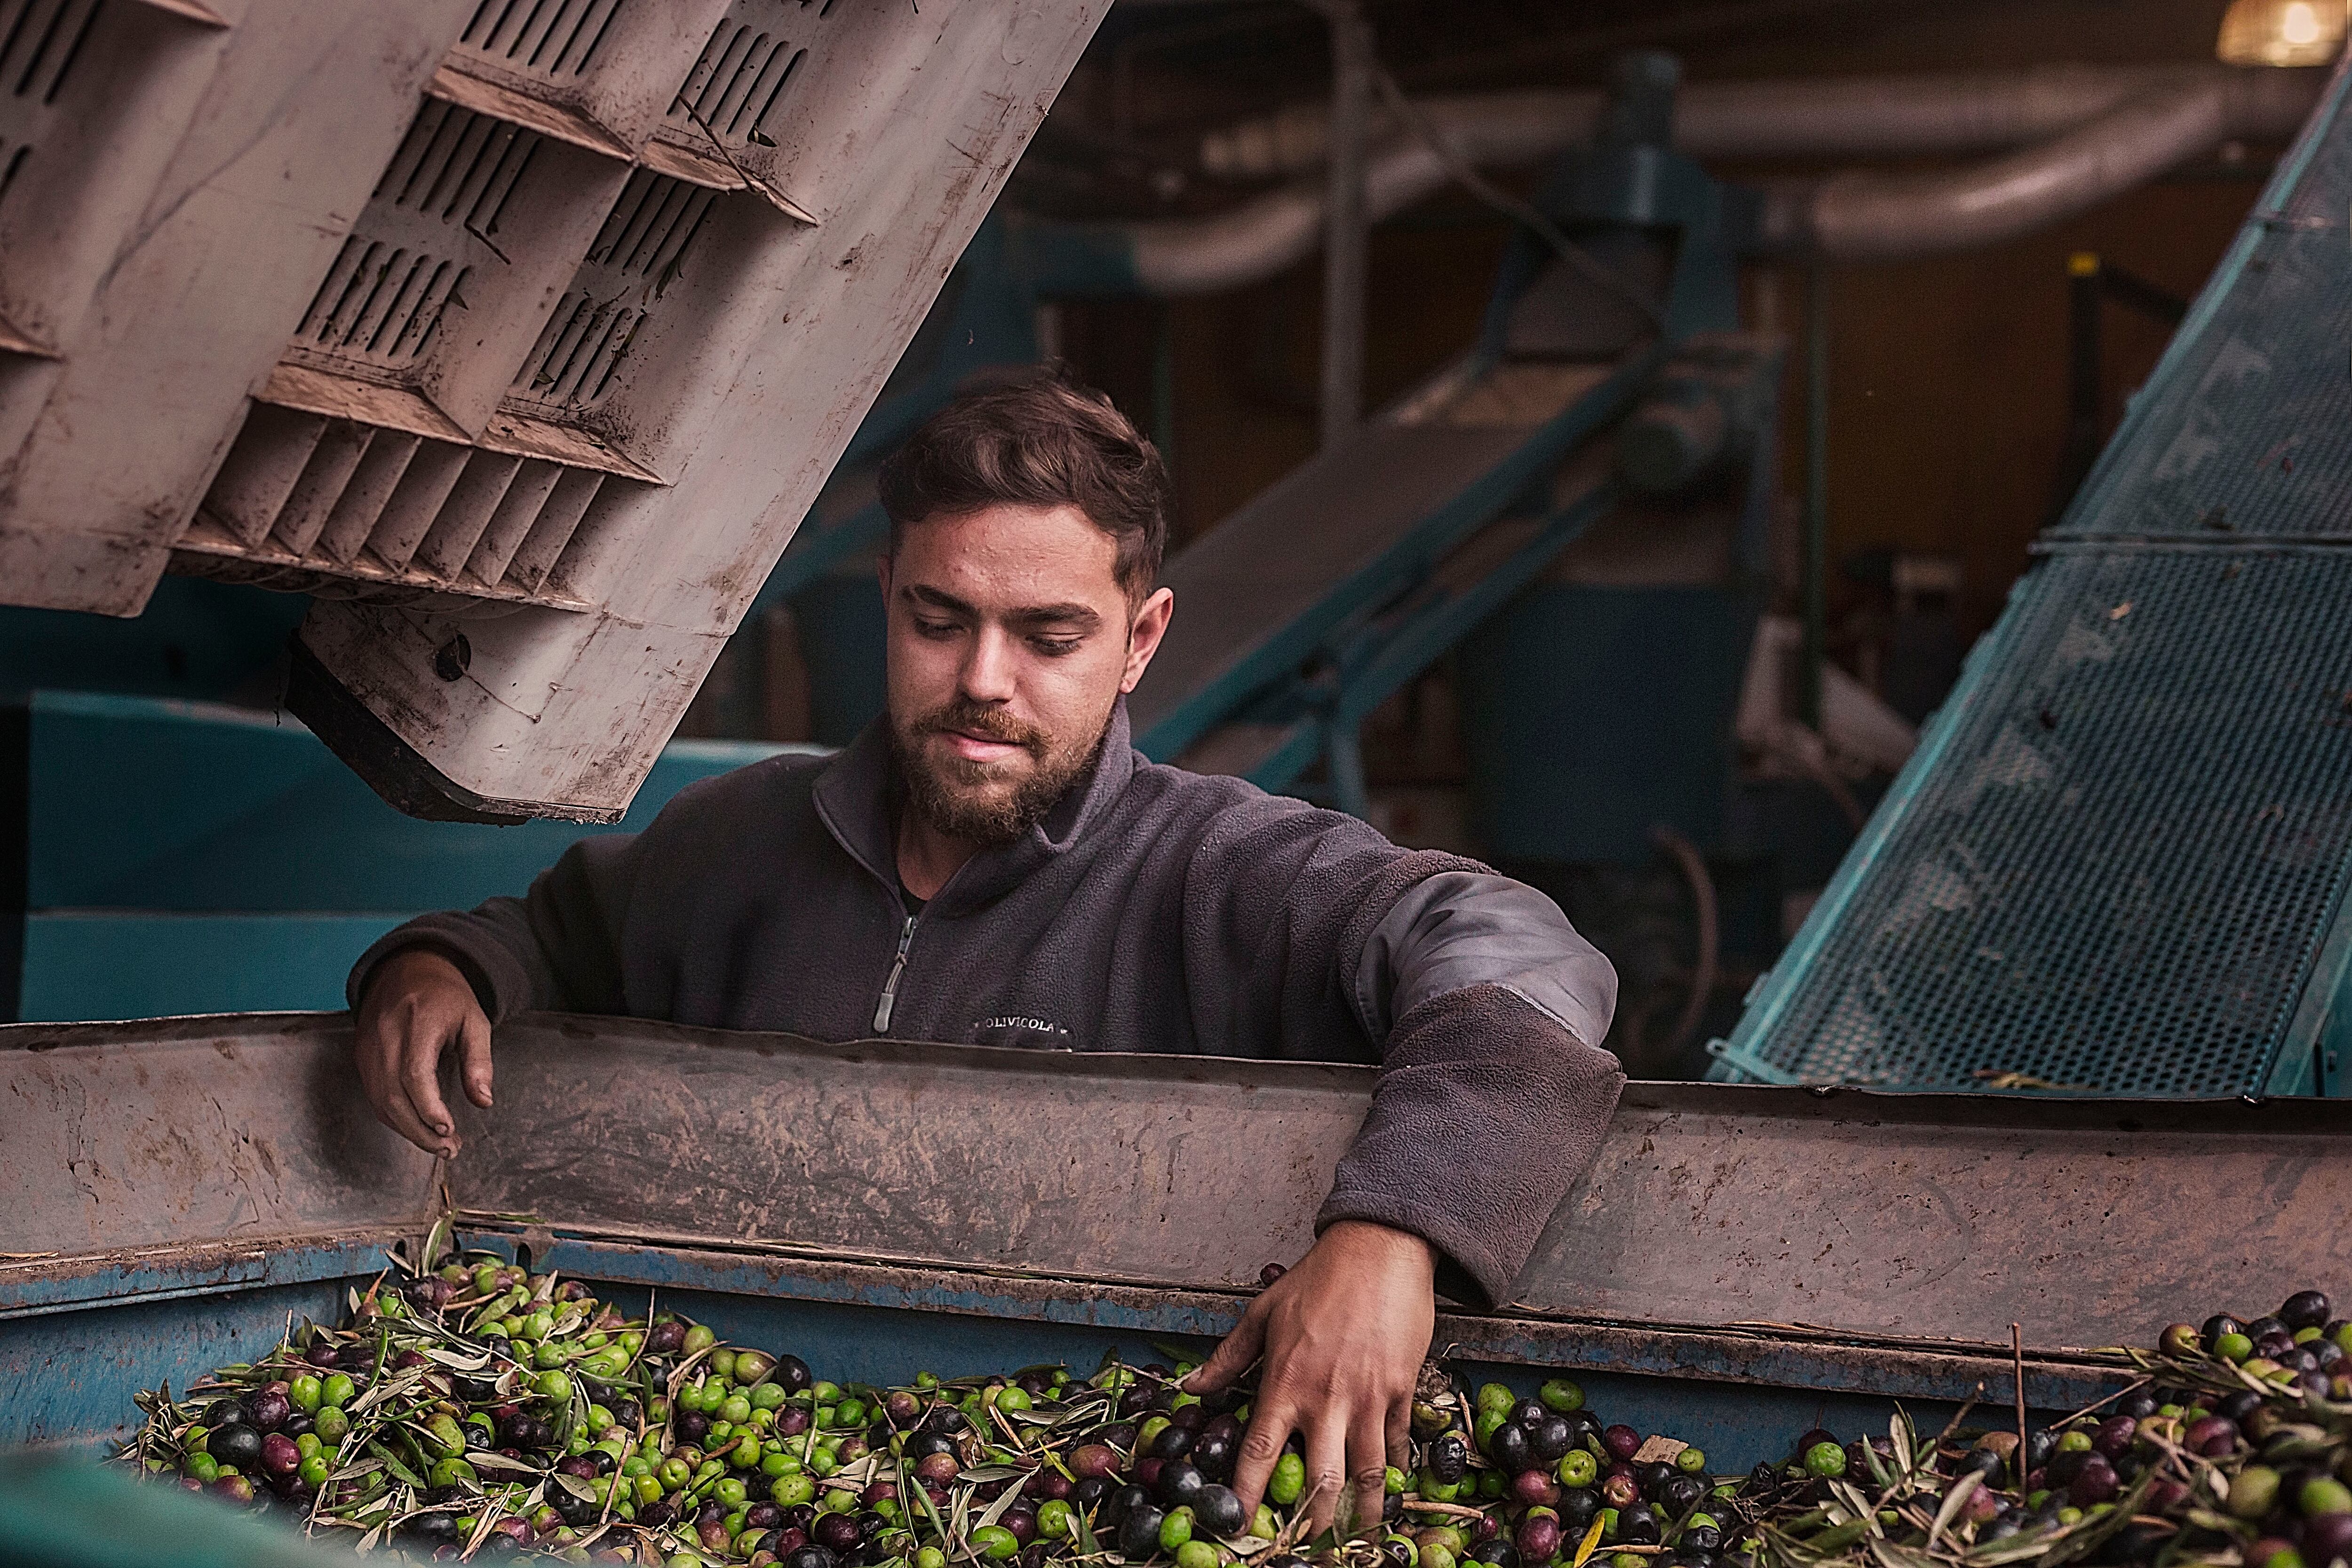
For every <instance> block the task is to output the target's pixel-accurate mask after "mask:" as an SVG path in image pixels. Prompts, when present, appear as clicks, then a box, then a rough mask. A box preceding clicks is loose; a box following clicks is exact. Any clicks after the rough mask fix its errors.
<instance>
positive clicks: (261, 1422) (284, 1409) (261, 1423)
mask: <svg viewBox="0 0 2352 1568" xmlns="http://www.w3.org/2000/svg"><path fill="white" fill-rule="evenodd" d="M241 1403H242V1404H243V1405H245V1418H246V1420H247V1423H248V1424H249V1425H250V1426H252V1427H253V1429H254V1430H255V1431H257V1432H275V1431H277V1430H278V1428H279V1427H280V1426H285V1425H286V1418H287V1417H288V1416H289V1415H293V1414H294V1405H293V1402H292V1401H290V1400H289V1399H288V1398H287V1397H286V1390H285V1388H284V1387H283V1386H281V1385H280V1384H274V1383H273V1384H269V1385H268V1387H266V1388H257V1389H256V1390H254V1391H253V1392H252V1393H251V1394H247V1395H246V1396H245V1398H244V1399H243V1400H242V1401H241Z"/></svg>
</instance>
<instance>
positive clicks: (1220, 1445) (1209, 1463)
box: [1184, 1430, 1241, 1481]
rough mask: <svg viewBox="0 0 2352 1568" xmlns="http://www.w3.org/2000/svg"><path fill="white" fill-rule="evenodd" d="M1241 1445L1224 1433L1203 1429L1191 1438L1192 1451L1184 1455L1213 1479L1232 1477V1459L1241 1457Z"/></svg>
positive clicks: (1219, 1479) (1223, 1479)
mask: <svg viewBox="0 0 2352 1568" xmlns="http://www.w3.org/2000/svg"><path fill="white" fill-rule="evenodd" d="M1240 1448H1241V1445H1240V1444H1238V1443H1236V1442H1235V1441H1234V1439H1233V1438H1232V1437H1231V1436H1227V1435H1226V1434H1224V1433H1223V1432H1219V1431H1214V1430H1204V1431H1203V1432H1202V1434H1201V1435H1200V1436H1198V1437H1195V1438H1194V1439H1193V1440H1192V1452H1191V1453H1189V1454H1187V1455H1185V1456H1184V1457H1185V1458H1188V1459H1190V1460H1191V1461H1192V1463H1193V1464H1195V1465H1197V1466H1199V1467H1200V1470H1201V1473H1202V1475H1204V1476H1206V1477H1208V1478H1209V1479H1211V1480H1213V1481H1230V1480H1232V1479H1234V1460H1236V1459H1238V1458H1240V1457H1241V1454H1240Z"/></svg>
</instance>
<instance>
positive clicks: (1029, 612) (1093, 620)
mask: <svg viewBox="0 0 2352 1568" xmlns="http://www.w3.org/2000/svg"><path fill="white" fill-rule="evenodd" d="M1004 618H1005V619H1006V620H1008V621H1011V622H1013V624H1014V625H1016V626H1079V627H1083V628H1085V629H1086V630H1087V631H1092V630H1093V629H1094V628H1095V627H1097V626H1100V625H1102V616H1100V615H1099V614H1097V612H1096V611H1095V609H1094V608H1093V607H1092V606H1091V605H1029V606H1027V607H1026V608H1024V609H1018V610H1015V611H1013V613H1012V614H1010V615H1008V616H1005V617H1004Z"/></svg>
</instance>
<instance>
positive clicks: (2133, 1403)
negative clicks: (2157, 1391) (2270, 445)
mask: <svg viewBox="0 0 2352 1568" xmlns="http://www.w3.org/2000/svg"><path fill="white" fill-rule="evenodd" d="M2157 1409H2158V1400H2157V1397H2156V1395H2154V1394H2150V1393H2149V1392H2148V1391H2147V1389H2145V1388H2143V1389H2141V1390H2139V1391H2138V1392H2137V1393H2136V1394H2126V1395H2125V1396H2124V1397H2123V1398H2121V1399H2119V1400H2117V1401H2116V1415H2128V1416H2130V1417H2131V1418H2132V1419H2133V1420H2135V1421H2145V1420H2147V1418H2148V1417H2149V1416H2151V1415H2155V1414H2156V1412H2157Z"/></svg>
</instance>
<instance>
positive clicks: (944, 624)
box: [915, 616, 956, 637]
mask: <svg viewBox="0 0 2352 1568" xmlns="http://www.w3.org/2000/svg"><path fill="white" fill-rule="evenodd" d="M915 629H916V630H917V631H919V632H920V633H922V634H923V635H924V636H925V637H953V636H955V635H956V624H955V623H954V622H953V621H927V620H925V619H923V617H922V616H916V617H915Z"/></svg>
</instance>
